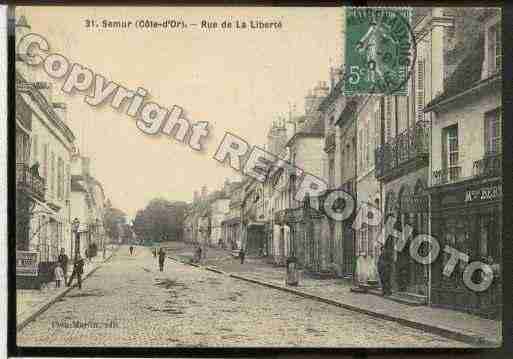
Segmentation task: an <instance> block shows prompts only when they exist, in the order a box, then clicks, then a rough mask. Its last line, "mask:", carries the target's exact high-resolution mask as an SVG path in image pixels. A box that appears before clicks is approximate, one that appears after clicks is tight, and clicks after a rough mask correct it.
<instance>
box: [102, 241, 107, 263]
mask: <svg viewBox="0 0 513 359" xmlns="http://www.w3.org/2000/svg"><path fill="white" fill-rule="evenodd" d="M106 256H107V247H106V246H105V244H104V245H103V259H104V260H105V257H106Z"/></svg>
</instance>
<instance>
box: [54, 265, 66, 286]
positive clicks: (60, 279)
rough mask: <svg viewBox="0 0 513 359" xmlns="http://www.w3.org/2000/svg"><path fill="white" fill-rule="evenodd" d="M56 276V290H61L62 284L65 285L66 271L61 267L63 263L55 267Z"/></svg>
mask: <svg viewBox="0 0 513 359" xmlns="http://www.w3.org/2000/svg"><path fill="white" fill-rule="evenodd" d="M54 276H55V288H60V287H61V283H64V281H65V279H64V270H63V269H62V267H61V263H60V262H57V265H56V266H55V270H54Z"/></svg>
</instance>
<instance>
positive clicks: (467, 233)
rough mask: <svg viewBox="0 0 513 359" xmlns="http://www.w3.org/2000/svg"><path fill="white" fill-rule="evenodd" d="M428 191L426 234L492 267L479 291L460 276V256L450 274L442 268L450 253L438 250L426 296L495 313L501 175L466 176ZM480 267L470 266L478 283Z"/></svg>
mask: <svg viewBox="0 0 513 359" xmlns="http://www.w3.org/2000/svg"><path fill="white" fill-rule="evenodd" d="M430 191H431V206H432V207H431V208H432V235H433V236H434V237H435V238H437V240H438V241H439V243H440V248H444V247H445V246H449V247H452V248H455V249H457V250H458V251H459V252H461V253H464V254H466V255H468V257H469V263H471V262H474V261H480V262H483V263H486V264H489V265H490V266H492V268H493V269H494V278H493V282H492V284H491V285H490V286H489V287H488V288H487V289H486V290H484V291H482V292H476V291H472V290H470V289H469V288H468V287H467V285H465V283H464V281H463V271H464V268H465V264H464V263H463V262H462V261H460V262H459V263H458V265H457V266H456V268H455V269H454V272H453V273H452V275H451V276H446V275H444V274H442V272H443V269H444V267H445V266H446V265H447V262H448V261H449V258H450V254H448V253H444V252H443V251H441V253H440V256H439V257H438V259H437V260H436V261H435V262H434V263H433V270H432V290H431V302H432V305H434V306H440V307H446V308H451V309H457V310H462V311H465V312H471V313H474V314H478V315H482V316H485V317H490V318H496V317H499V316H500V315H501V311H502V304H501V303H502V285H501V279H500V277H499V273H500V268H501V265H502V179H501V178H494V179H493V178H488V179H479V178H478V179H472V180H467V181H464V182H459V183H453V184H449V185H444V186H435V187H432V188H431V189H430ZM483 275H484V273H483V272H482V271H480V270H478V271H476V272H474V275H473V276H472V281H473V282H475V283H479V282H480V281H481V280H482V279H483Z"/></svg>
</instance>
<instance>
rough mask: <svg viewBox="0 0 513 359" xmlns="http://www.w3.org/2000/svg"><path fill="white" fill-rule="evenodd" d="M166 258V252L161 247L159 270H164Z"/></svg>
mask: <svg viewBox="0 0 513 359" xmlns="http://www.w3.org/2000/svg"><path fill="white" fill-rule="evenodd" d="M165 260H166V252H164V250H163V249H162V248H160V251H159V269H160V271H161V272H162V271H164V261H165Z"/></svg>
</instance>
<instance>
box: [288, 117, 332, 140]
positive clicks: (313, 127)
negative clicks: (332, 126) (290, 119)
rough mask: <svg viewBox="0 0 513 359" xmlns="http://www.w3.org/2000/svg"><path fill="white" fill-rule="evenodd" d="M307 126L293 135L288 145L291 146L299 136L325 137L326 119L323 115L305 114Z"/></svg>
mask: <svg viewBox="0 0 513 359" xmlns="http://www.w3.org/2000/svg"><path fill="white" fill-rule="evenodd" d="M305 117H306V121H305V126H304V127H303V128H302V129H301V130H300V131H298V132H296V133H295V134H294V136H292V138H291V139H290V140H289V141H288V142H287V144H286V146H290V145H291V144H292V143H294V142H295V141H296V140H297V139H298V138H299V137H323V136H324V120H323V119H322V117H321V116H305Z"/></svg>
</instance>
